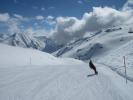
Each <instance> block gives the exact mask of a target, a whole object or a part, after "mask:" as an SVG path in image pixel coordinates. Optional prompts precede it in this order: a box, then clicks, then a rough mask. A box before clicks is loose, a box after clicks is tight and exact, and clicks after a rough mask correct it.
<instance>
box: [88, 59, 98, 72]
mask: <svg viewBox="0 0 133 100" xmlns="http://www.w3.org/2000/svg"><path fill="white" fill-rule="evenodd" d="M89 66H90V68H91V69H93V70H94V72H95V74H96V75H97V74H98V72H97V70H96V66H95V65H94V64H93V63H92V61H91V59H90V62H89Z"/></svg>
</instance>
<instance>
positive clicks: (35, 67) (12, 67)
mask: <svg viewBox="0 0 133 100" xmlns="http://www.w3.org/2000/svg"><path fill="white" fill-rule="evenodd" d="M0 55H2V56H0V100H107V99H108V100H133V95H132V93H133V83H132V82H130V81H128V84H126V83H125V79H124V78H123V77H121V76H119V75H118V74H117V73H115V72H114V71H112V70H110V69H109V68H107V67H106V66H104V65H102V64H96V63H95V64H96V66H97V69H98V72H99V74H98V76H96V75H94V74H93V71H92V70H90V69H89V67H88V64H86V63H83V62H82V61H78V60H74V59H67V58H63V59H59V58H55V57H53V56H52V55H50V54H47V53H44V52H40V51H36V50H31V49H24V48H18V47H11V46H7V45H3V44H0ZM29 56H32V59H31V64H30V63H29ZM40 57H41V58H40Z"/></svg>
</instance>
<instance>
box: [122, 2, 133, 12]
mask: <svg viewBox="0 0 133 100" xmlns="http://www.w3.org/2000/svg"><path fill="white" fill-rule="evenodd" d="M132 9H133V0H127V2H126V3H125V4H124V6H123V10H124V11H125V10H132Z"/></svg>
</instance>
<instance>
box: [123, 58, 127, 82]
mask: <svg viewBox="0 0 133 100" xmlns="http://www.w3.org/2000/svg"><path fill="white" fill-rule="evenodd" d="M123 59H124V68H125V79H126V84H127V67H126V57H125V56H123Z"/></svg>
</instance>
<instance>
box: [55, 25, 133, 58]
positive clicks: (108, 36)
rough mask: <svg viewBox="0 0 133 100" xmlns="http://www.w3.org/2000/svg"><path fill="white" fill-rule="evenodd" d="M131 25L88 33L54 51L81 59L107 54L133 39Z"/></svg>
mask: <svg viewBox="0 0 133 100" xmlns="http://www.w3.org/2000/svg"><path fill="white" fill-rule="evenodd" d="M131 27H132V24H131V25H121V26H117V27H111V28H108V29H104V30H102V31H99V32H96V33H88V35H86V37H84V38H81V39H78V40H76V41H74V42H71V43H68V44H67V45H65V46H64V47H63V48H61V49H59V50H58V51H56V52H54V53H53V55H55V56H57V57H72V58H76V59H81V60H88V59H90V58H97V57H99V56H104V55H107V54H108V53H109V52H111V51H112V50H114V49H117V48H119V47H121V46H123V45H125V44H126V43H128V42H129V41H131V40H133V34H132V33H130V32H129V31H130V28H131Z"/></svg>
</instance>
